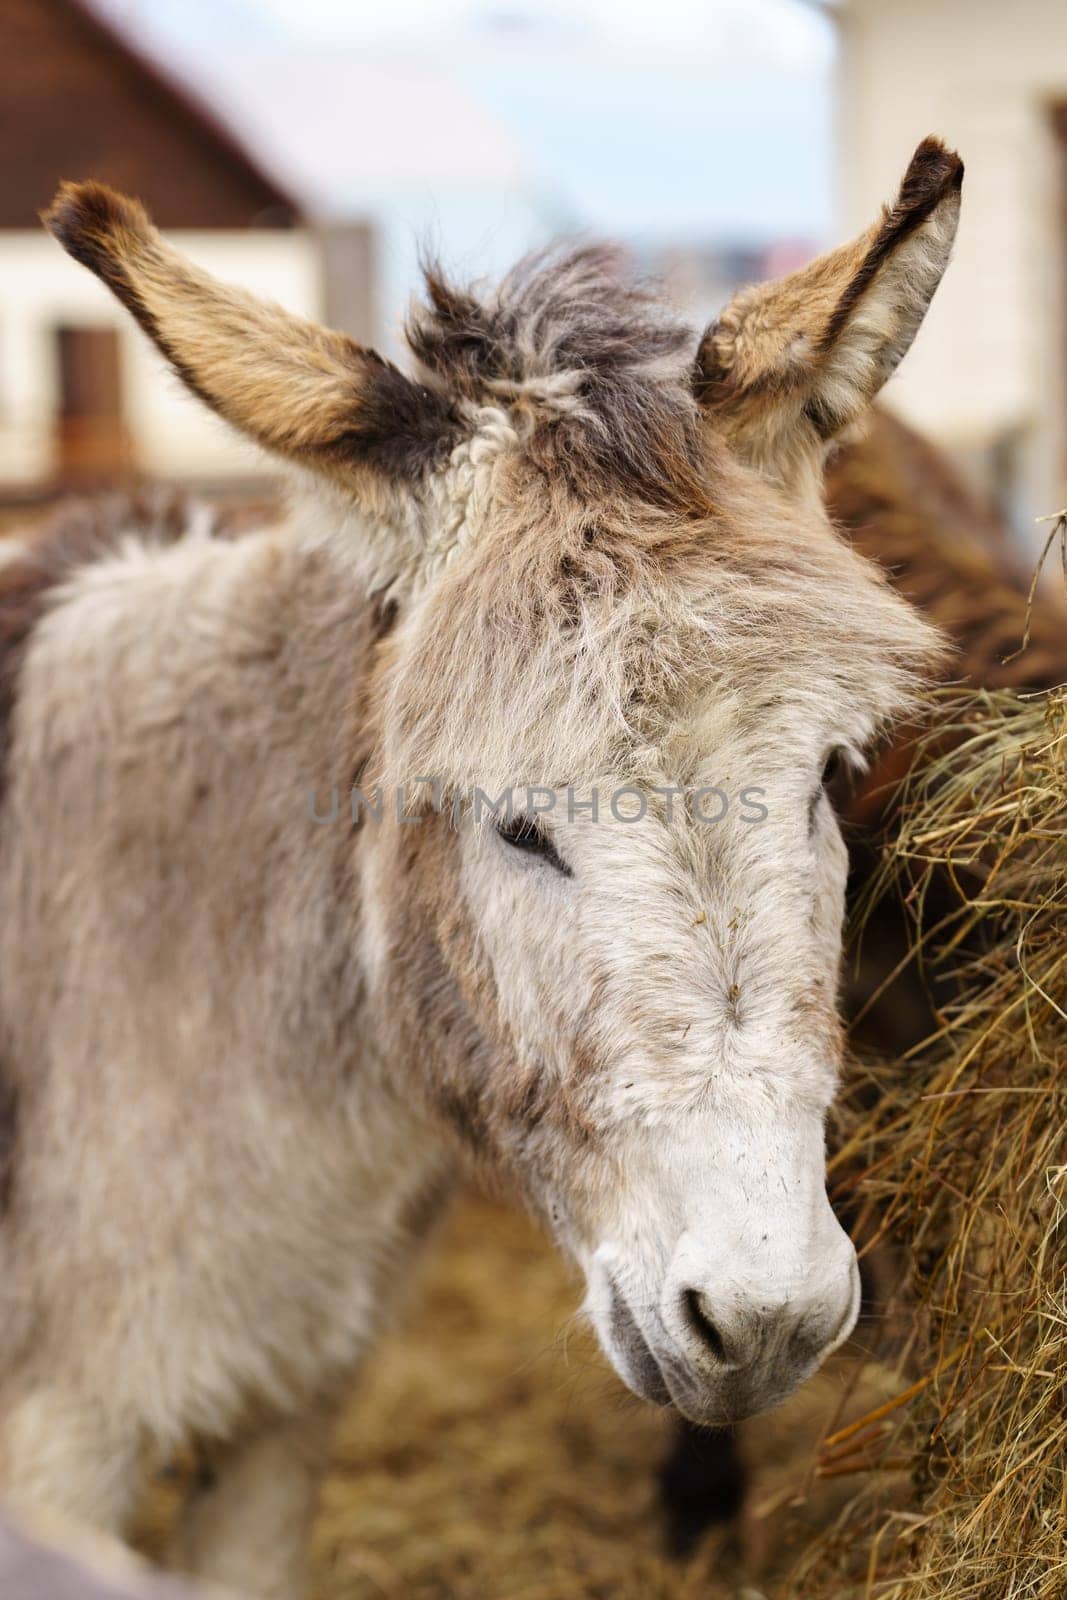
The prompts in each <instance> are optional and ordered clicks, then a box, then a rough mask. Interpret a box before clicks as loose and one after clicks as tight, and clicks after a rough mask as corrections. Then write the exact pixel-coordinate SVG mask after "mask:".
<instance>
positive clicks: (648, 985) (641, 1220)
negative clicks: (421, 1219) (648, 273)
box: [49, 140, 962, 1420]
mask: <svg viewBox="0 0 1067 1600" xmlns="http://www.w3.org/2000/svg"><path fill="white" fill-rule="evenodd" d="M961 174H962V168H961V165H960V162H959V161H958V159H957V158H956V157H955V156H953V155H951V154H950V153H949V152H947V151H946V150H945V149H944V148H943V147H942V146H941V145H939V144H937V143H936V142H935V141H932V140H929V141H927V142H926V143H925V144H923V145H922V146H921V147H920V148H919V150H918V152H917V153H916V155H915V157H914V159H913V161H912V164H911V166H910V167H909V169H908V172H907V175H906V177H905V179H904V183H903V186H902V188H901V191H900V195H899V197H898V199H897V201H896V203H895V204H894V205H893V206H892V207H891V208H889V209H887V210H886V211H885V212H884V213H883V215H882V217H881V218H880V219H879V221H878V222H876V223H875V225H874V226H873V227H872V228H871V229H870V230H869V231H868V232H867V233H866V234H864V235H863V236H862V237H861V238H860V239H859V240H857V241H856V242H855V243H854V244H851V245H848V246H846V247H845V248H843V249H841V250H838V251H835V252H833V253H832V254H830V255H828V256H825V257H823V258H822V259H820V260H818V261H816V262H814V263H813V264H812V265H811V266H810V267H807V268H805V269H804V270H803V271H801V272H798V273H796V274H794V275H793V276H792V277H790V278H788V279H786V280H784V281H783V282H779V283H774V284H766V285H761V286H759V287H757V288H754V289H750V290H748V291H746V292H745V293H744V294H742V295H740V296H739V297H738V298H737V300H736V301H735V302H734V303H733V304H732V305H731V306H729V307H728V308H727V310H726V312H725V313H724V314H723V316H722V317H721V318H720V320H719V321H718V322H717V323H716V324H715V325H714V326H713V327H712V328H710V329H709V330H708V331H707V332H706V333H705V335H704V337H703V339H702V340H701V341H700V343H699V347H697V341H696V340H695V339H693V340H691V339H690V338H689V336H688V334H687V333H686V331H685V330H684V329H680V328H679V327H677V326H676V325H675V324H673V323H672V322H671V321H670V320H669V319H668V318H666V317H664V316H663V315H662V314H661V312H660V311H659V309H658V308H657V306H656V305H655V303H654V301H653V300H652V299H651V298H650V297H649V295H648V294H647V293H646V292H644V291H643V290H640V289H638V288H635V287H634V286H632V285H631V284H628V283H627V281H626V279H625V277H624V276H623V275H622V274H621V273H620V270H619V266H618V263H617V262H616V261H615V259H614V258H613V257H612V256H610V255H609V254H606V253H604V252H602V251H597V250H590V249H584V250H579V251H577V252H574V253H571V254H565V255H550V256H547V257H542V258H539V259H537V260H535V261H533V262H531V263H528V264H526V265H524V266H522V267H520V268H519V269H518V271H517V272H516V273H515V274H513V275H512V276H511V277H510V278H509V279H508V280H506V281H505V282H504V284H503V285H502V286H501V287H500V289H499V290H497V291H496V292H495V293H492V294H487V295H484V296H479V295H475V294H473V293H466V292H460V291H458V290H456V289H454V288H451V287H449V286H448V285H447V284H445V283H444V282H443V281H442V280H441V279H440V278H439V277H438V276H437V275H436V274H433V273H431V274H430V275H429V277H428V290H429V295H428V303H427V304H426V305H425V306H424V307H422V308H421V309H419V310H417V311H416V313H415V314H414V316H413V319H412V324H411V327H410V329H409V340H410V343H411V346H412V349H413V352H414V355H415V357H416V358H417V361H418V363H419V379H418V381H415V380H412V379H409V378H407V377H405V376H403V375H402V374H401V373H400V372H399V371H397V370H396V369H395V368H393V367H392V366H390V365H388V364H387V363H385V362H384V361H382V360H381V359H379V358H378V357H377V356H375V355H374V354H373V353H371V352H369V351H366V350H363V349H361V348H359V347H357V346H356V345H354V344H353V343H352V342H351V341H349V340H348V339H346V338H344V337H343V336H342V335H339V334H336V333H330V332H326V331H324V330H322V329H319V328H315V327H311V326H309V325H307V324H305V323H301V322H297V321H295V320H294V319H293V318H291V317H289V316H287V315H285V314H284V313H282V312H279V311H277V310H274V309H271V308H267V307H263V306H260V305H259V304H257V303H255V302H254V301H252V300H250V299H249V298H247V297H246V296H244V295H243V294H240V293H238V292H236V291H233V290H230V289H226V288H222V287H220V286H219V285H217V284H216V283H214V282H212V281H210V280H209V279H207V278H205V276H204V275H203V274H202V273H200V272H199V271H198V270H196V269H195V268H193V267H192V266H191V265H190V264H189V263H187V262H186V261H184V260H183V259H182V258H180V257H179V256H177V255H176V254H175V253H174V252H173V251H172V250H171V249H170V248H169V247H168V246H167V245H166V244H164V242H163V241H162V240H161V239H160V238H159V236H158V235H157V234H156V233H155V232H154V231H153V230H152V228H151V227H150V225H149V224H148V222H147V220H146V218H145V217H144V214H143V212H142V211H141V210H140V208H139V207H137V206H136V205H133V204H131V203H130V202H128V201H124V200H121V199H119V198H118V197H116V196H114V195H112V194H110V193H108V192H107V191H105V190H102V189H100V188H99V187H96V186H92V185H87V186H82V187H78V188H69V189H67V190H65V191H63V193H62V194H61V196H60V198H59V200H58V202H57V204H56V207H55V208H54V210H53V212H52V213H51V216H50V218H49V222H50V226H51V227H52V228H53V231H54V232H55V233H56V234H57V235H58V237H59V238H60V239H61V240H62V242H63V243H64V244H65V245H66V246H67V248H68V249H69V250H70V251H71V252H72V254H74V255H75V256H77V257H78V258H79V259H81V260H82V261H84V262H86V264H88V265H89V266H90V267H91V268H93V270H94V271H96V272H98V273H99V274H100V276H101V277H103V278H104V279H105V281H107V282H108V283H109V284H110V286H111V287H112V288H113V289H114V291H115V293H116V294H117V295H118V296H119V297H120V298H121V299H122V300H123V301H124V302H125V304H126V305H128V306H129V307H130V309H131V310H132V311H133V313H134V315H135V316H136V317H137V318H138V319H139V321H140V322H141V324H142V325H143V327H144V328H145V329H146V331H147V332H148V333H149V335H150V336H151V337H152V338H153V339H154V340H155V342H156V343H157V344H158V346H159V347H160V349H161V350H162V351H163V352H164V353H165V354H166V356H167V357H168V358H169V359H170V361H171V362H172V363H173V365H174V367H175V369H176V370H177V372H178V373H179V374H180V376H181V377H182V378H183V379H184V380H185V382H186V383H187V384H188V385H189V386H190V387H191V388H192V389H193V390H194V391H195V392H196V393H197V394H198V395H200V396H201V397H202V398H203V399H204V400H205V401H206V402H207V404H209V405H210V406H211V407H213V408H214V409H215V410H216V411H218V412H219V413H221V414H222V415H223V416H224V417H226V418H228V419H229V420H230V421H231V422H233V423H235V424H236V425H237V426H238V427H240V428H242V429H243V430H244V431H245V432H246V433H249V434H251V435H252V436H253V437H254V438H255V439H257V440H259V441H260V442H261V443H263V444H264V445H266V446H268V447H269V448H270V449H272V450H274V451H276V452H278V453H280V454H282V455H284V456H287V457H289V458H290V459H291V460H292V461H294V462H295V463H297V464H298V465H299V466H301V467H302V468H304V469H305V472H304V474H303V479H302V481H303V482H304V483H305V485H307V486H308V487H309V489H310V490H311V492H312V493H313V494H315V495H317V496H318V499H319V503H320V504H322V505H324V506H325V507H326V508H327V511H328V515H329V519H330V522H331V525H332V526H333V528H334V532H335V537H336V538H338V539H340V540H341V541H343V542H344V544H345V547H346V548H349V549H350V550H351V554H352V559H353V561H354V562H359V563H362V566H363V570H364V574H365V577H366V579H367V581H368V583H369V585H370V586H371V587H372V588H376V589H379V590H388V592H389V595H390V597H391V598H392V600H394V601H395V607H394V608H391V609H393V610H394V611H395V615H396V623H395V626H394V627H393V629H392V631H391V633H390V634H389V635H388V637H386V638H385V639H384V640H383V642H382V643H381V645H380V647H379V653H378V656H377V658H376V664H375V668H374V675H373V676H374V681H373V695H372V703H373V711H372V713H371V716H372V718H373V723H374V730H375V750H374V756H373V759H372V763H371V766H370V768H369V769H368V771H367V773H366V775H365V778H364V788H367V787H369V786H370V785H372V784H373V783H374V782H375V781H380V782H382V783H383V784H389V785H394V784H396V783H399V782H404V783H406V785H407V812H408V813H409V814H415V815H417V816H418V818H419V822H418V824H417V825H413V824H397V825H394V826H392V827H388V826H384V825H383V826H380V827H370V826H368V827H365V828H363V829H362V830H361V832H360V834H359V836H358V841H359V842H358V844H357V850H358V854H359V861H360V872H361V874H362V877H363V889H364V894H365V904H366V906H367V907H368V914H367V917H366V967H367V973H368V982H369V984H370V986H371V989H372V991H373V992H375V993H376V994H377V995H378V996H379V997H380V998H381V1000H382V1001H383V1004H382V1005H381V1007H380V1010H381V1014H382V1016H383V1017H384V1018H386V1019H387V1022H386V1024H385V1026H387V1028H388V1029H389V1030H391V1033H392V1040H391V1042H392V1045H393V1047H394V1049H393V1051H392V1052H391V1059H392V1060H393V1061H394V1063H395V1068H394V1070H395V1072H396V1073H397V1075H398V1078H399V1079H400V1080H401V1082H402V1083H403V1085H404V1090H403V1092H404V1093H407V1094H417V1095H418V1096H420V1097H421V1098H422V1100H423V1103H424V1104H426V1105H428V1106H429V1107H430V1108H431V1111H432V1114H433V1115H435V1116H436V1117H438V1118H439V1119H440V1120H441V1121H442V1122H443V1123H444V1124H447V1126H448V1127H449V1128H450V1129H451V1130H452V1131H453V1132H454V1133H455V1135H456V1136H457V1137H458V1138H459V1139H460V1140H461V1141H462V1142H463V1143H464V1144H465V1145H466V1146H467V1147H468V1148H469V1149H470V1150H471V1151H472V1153H473V1154H474V1155H475V1156H476V1157H477V1158H478V1159H480V1160H481V1161H482V1162H483V1163H484V1164H487V1165H489V1166H491V1167H494V1168H496V1169H498V1170H501V1171H507V1172H509V1173H511V1174H512V1175H515V1176H517V1177H518V1179H519V1181H520V1182H521V1184H522V1186H523V1187H524V1189H525V1191H526V1193H527V1194H528V1195H530V1196H531V1197H532V1198H533V1200H534V1201H535V1203H536V1204H537V1205H538V1207H539V1208H540V1209H541V1210H542V1212H543V1213H544V1215H545V1216H546V1217H547V1218H548V1220H549V1222H550V1224H551V1225H552V1227H553V1228H554V1230H555V1232H556V1234H557V1236H558V1237H559V1239H560V1240H561V1242H562V1243H563V1244H564V1245H565V1246H566V1247H567V1248H568V1249H569V1250H570V1251H571V1252H572V1253H573V1254H574V1255H575V1256H576V1257H577V1259H578V1260H579V1261H580V1263H581V1265H582V1267H583V1268H584V1271H585V1274H586V1277H587V1281H588V1304H589V1307H590V1310H591V1314H592V1317H593V1320H594V1322H595V1324H596V1327H597V1330H598V1332H599V1335H600V1338H601V1340H602V1342H603V1344H604V1346H605V1349H606V1350H607V1352H608V1354H609V1355H610V1357H611V1359H612V1360H613V1362H614V1363H615V1365H616V1367H617V1368H618V1370H619V1372H620V1373H621V1374H622V1376H623V1377H624V1378H625V1379H626V1381H627V1382H628V1383H629V1384H630V1385H631V1386H632V1387H633V1388H635V1389H636V1390H638V1391H639V1392H640V1393H642V1394H644V1395H646V1396H648V1397H649V1398H651V1399H655V1400H660V1401H666V1400H668V1399H672V1400H674V1401H675V1402H677V1404H678V1405H680V1406H681V1407H682V1408H683V1409H684V1410H686V1411H687V1412H689V1413H690V1414H691V1415H693V1416H696V1417H699V1418H706V1419H710V1420H726V1419H729V1418H736V1417H740V1416H743V1415H745V1414H746V1413H749V1412H751V1411H754V1410H757V1409H759V1408H761V1407H763V1406H766V1405H769V1404H772V1403H773V1402H775V1401H776V1400H778V1399H780V1398H781V1397H782V1396H784V1395H785V1394H787V1393H788V1392H789V1391H790V1389H792V1388H793V1387H794V1385H795V1384H797V1383H798V1382H799V1381H800V1380H801V1379H802V1378H803V1377H804V1376H805V1375H806V1374H808V1373H810V1372H811V1371H812V1370H813V1369H814V1367H815V1366H816V1365H817V1364H818V1363H819V1361H820V1360H821V1359H822V1357H823V1356H825V1355H826V1353H827V1352H828V1351H830V1350H832V1349H833V1348H834V1346H835V1345H837V1344H838V1343H839V1342H840V1341H841V1340H842V1339H843V1338H844V1337H845V1336H846V1334H847V1333H848V1332H849V1330H850V1328H851V1326H852V1323H853V1320H854V1318H855V1315H856V1308H857V1302H858V1282H857V1270H856V1262H855V1257H854V1253H853V1250H852V1247H851V1245H850V1244H849V1241H848V1239H847V1238H846V1236H845V1234H844V1233H843V1232H842V1230H841V1228H840V1227H839V1225H838V1223H837V1222H836V1220H835V1218H834V1215H833V1213H832V1211H831V1209H830V1206H829V1204H828V1201H827V1198H826V1193H825V1187H824V1149H823V1123H824V1117H825V1113H826V1109H827V1106H828V1104H829V1102H830V1099H831V1097H832V1095H833V1093H834V1085H835V1080H836V1077H837V1073H838V1066H839V1059H840V1054H841V1035H840V1029H839V1026H838V1021H837V1016H836V1007H835V989H836V983H837V973H838V964H839V958H840V946H841V919H842V905H843V896H844V885H845V869H846V860H845V848H844V845H843V844H842V840H841V835H840V832H839V829H838V825H837V821H836V819H835V816H834V812H833V809H832V806H831V804H830V801H829V799H828V798H827V795H826V792H825V776H826V771H827V768H828V767H829V766H831V765H833V764H834V763H835V762H837V761H839V760H842V759H843V760H845V761H852V762H858V761H860V760H861V759H862V751H863V750H864V748H865V747H866V746H867V745H868V744H869V742H870V740H871V739H872V737H873V736H874V735H875V734H876V733H877V731H878V730H879V729H880V728H882V727H884V725H885V724H886V722H887V720H888V719H889V718H891V717H892V716H893V715H894V713H895V712H897V711H898V710H899V709H900V707H901V705H902V704H903V703H905V702H906V700H907V698H908V695H909V693H910V692H911V690H912V688H913V686H914V682H915V675H916V674H917V673H918V672H921V671H922V670H923V669H924V667H925V666H926V664H927V663H928V662H929V661H930V659H931V657H932V654H933V653H934V651H935V649H936V641H935V640H934V638H933V636H932V634H931V633H930V631H929V630H928V628H927V627H926V626H925V625H924V624H923V623H922V622H921V621H920V620H919V618H918V616H917V615H915V614H914V613H913V612H912V611H911V610H910V609H909V608H908V607H907V606H906V605H905V604H904V603H903V602H901V601H900V600H899V599H897V598H895V597H894V596H893V594H892V593H891V592H890V590H889V589H888V587H887V586H886V585H885V584H884V583H883V582H882V581H881V580H880V578H879V577H878V576H877V574H876V573H875V572H874V570H873V569H872V568H871V567H869V566H868V565H867V564H866V563H865V562H864V561H862V560H861V559H860V558H859V557H857V556H856V555H855V554H854V553H853V552H852V551H851V550H850V549H848V548H847V547H846V546H845V545H844V544H843V543H842V542H841V540H840V539H838V538H837V537H836V535H835V534H834V533H833V531H832V530H831V528H830V526H829V524H828V521H827V519H826V516H825V513H824V511H823V509H822V506H821V500H820V495H819V488H818V486H819V478H820V470H821V463H822V457H823V452H824V450H825V447H826V445H827V442H828V441H829V440H831V439H832V438H833V437H834V436H835V435H836V434H837V433H838V432H839V431H840V430H841V429H842V428H843V427H845V426H846V425H847V424H848V423H850V422H851V421H852V420H853V419H854V418H856V417H857V416H858V415H859V414H860V413H861V411H862V410H863V408H864V407H865V406H866V404H867V403H868V402H869V401H870V400H871V398H872V397H873V395H874V394H875V393H876V392H877V390H878V389H879V388H880V387H881V385H882V383H883V382H884V381H885V379H886V378H887V377H888V376H889V375H890V373H891V372H892V371H893V369H894V367H895V366H896V364H897V362H898V361H899V360H900V359H901V357H902V356H903V354H904V353H905V351H906V349H907V347H908V345H909V344H910V342H911V339H912V337H913V336H914V334H915V331H916V329H917V327H918V325H919V322H920V321H921V319H922V316H923V313H924V311H925V309H926V307H927V305H928V303H929V301H930V298H931V296H932V295H933V293H934V290H935V289H936V287H937V284H938V281H939V279H940V277H941V274H942V272H943V270H944V267H945V264H946V262H947V259H948V254H949V250H950V247H951V243H952V238H953V233H954V230H955V225H956V217H957V212H958V207H959V189H960V181H961ZM316 485H317V486H318V487H317V488H316V487H315V486H316ZM342 711H343V708H341V707H338V708H337V713H338V719H340V717H341V715H342ZM420 780H421V781H420ZM430 780H434V781H433V782H431V781H430ZM479 790H480V791H482V793H483V795H484V796H488V797H490V798H491V799H492V800H493V801H496V802H498V811H499V813H500V814H498V816H497V817H496V818H495V819H494V818H493V817H492V816H490V815H488V811H489V807H488V805H486V804H484V803H481V805H482V810H483V816H482V818H481V820H479V819H478V818H477V816H475V815H472V812H473V811H476V810H477V809H478V806H479V802H478V799H477V795H476V791H479ZM508 812H510V814H507V813H508Z"/></svg>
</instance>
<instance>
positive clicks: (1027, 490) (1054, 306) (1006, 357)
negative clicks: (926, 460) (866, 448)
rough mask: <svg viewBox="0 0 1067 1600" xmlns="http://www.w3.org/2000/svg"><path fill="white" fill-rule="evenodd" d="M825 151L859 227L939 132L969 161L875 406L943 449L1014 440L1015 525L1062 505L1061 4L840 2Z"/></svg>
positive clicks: (1066, 488)
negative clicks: (958, 211) (954, 231)
mask: <svg viewBox="0 0 1067 1600" xmlns="http://www.w3.org/2000/svg"><path fill="white" fill-rule="evenodd" d="M839 15H840V26H841V63H840V72H841V84H840V109H839V114H840V127H839V150H840V153H841V155H840V159H841V199H842V208H843V213H844V221H845V224H846V226H847V227H849V228H850V229H859V228H860V227H862V226H864V225H865V223H867V222H868V221H869V220H870V219H871V217H872V215H873V214H874V213H875V210H876V208H877V205H878V203H879V201H881V200H882V199H885V198H888V197H889V196H891V195H892V193H893V190H894V187H895V184H896V183H897V182H898V180H899V177H900V174H901V172H902V170H903V167H904V164H905V163H906V161H907V159H908V156H909V154H910V152H911V150H912V149H913V147H914V146H915V144H916V143H917V142H918V141H919V139H921V138H922V137H923V136H924V135H926V134H928V133H938V134H940V135H942V136H943V137H944V138H945V139H946V140H947V141H948V142H949V143H950V144H952V145H954V146H955V147H956V148H957V149H958V150H959V151H960V154H961V155H962V156H963V159H964V161H965V163H966V167H967V175H966V178H965V181H964V198H963V214H962V219H961V224H960V233H959V241H958V244H957V249H956V256H955V259H954V261H953V264H952V266H951V267H950V269H949V273H948V276H947V277H946V279H945V282H944V284H943V285H942V288H941V289H940V291H939V293H938V295H937V298H936V300H935V302H934V304H933V307H932V308H931V311H930V314H929V317H928V319H927V322H926V324H925V325H924V327H923V329H922V331H921V332H920V334H919V337H918V339H917V341H916V344H915V348H914V350H913V353H912V355H911V356H909V358H908V360H907V361H906V362H905V363H904V366H903V367H902V369H901V372H900V375H899V377H898V378H896V379H895V380H894V381H893V384H892V386H891V388H890V391H889V393H888V396H887V398H888V399H889V400H890V402H891V403H892V404H893V405H894V406H895V407H896V408H897V409H898V410H900V411H901V412H902V413H903V414H904V415H906V416H907V417H909V418H910V419H912V420H913V421H914V422H915V423H916V424H917V425H918V426H920V427H922V428H924V429H926V430H928V431H929V432H930V433H932V434H933V435H934V436H936V437H938V438H939V439H941V440H942V441H943V442H945V443H947V444H948V445H950V446H955V447H959V448H961V449H968V450H982V449H988V448H990V447H991V446H994V445H996V444H998V443H1000V444H1003V443H1005V442H1006V441H1010V440H1012V439H1014V440H1016V441H1017V449H1018V456H1019V466H1020V473H1019V483H1018V496H1017V515H1018V520H1019V522H1020V525H1022V526H1026V525H1027V524H1029V523H1030V519H1031V518H1032V517H1034V516H1036V515H1038V514H1039V513H1042V512H1048V511H1052V510H1057V509H1058V508H1059V507H1060V506H1061V505H1062V504H1063V503H1064V500H1065V498H1067V481H1065V471H1067V450H1065V442H1067V415H1065V411H1067V405H1065V392H1064V391H1065V388H1067V376H1065V372H1064V363H1065V354H1067V329H1065V321H1064V301H1065V299H1067V217H1065V216H1064V209H1063V198H1062V183H1063V175H1062V173H1061V170H1060V164H1061V162H1062V160H1063V153H1062V151H1061V150H1060V148H1059V144H1058V140H1057V138H1056V136H1055V134H1054V131H1053V126H1052V118H1051V108H1052V107H1053V106H1054V105H1055V104H1057V103H1059V104H1063V103H1065V102H1067V4H1065V3H1064V0H1012V3H1011V4H1005V3H1004V0H891V3H888V0H845V3H844V4H843V5H842V6H841V8H840V13H839Z"/></svg>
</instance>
